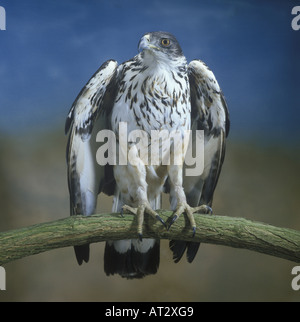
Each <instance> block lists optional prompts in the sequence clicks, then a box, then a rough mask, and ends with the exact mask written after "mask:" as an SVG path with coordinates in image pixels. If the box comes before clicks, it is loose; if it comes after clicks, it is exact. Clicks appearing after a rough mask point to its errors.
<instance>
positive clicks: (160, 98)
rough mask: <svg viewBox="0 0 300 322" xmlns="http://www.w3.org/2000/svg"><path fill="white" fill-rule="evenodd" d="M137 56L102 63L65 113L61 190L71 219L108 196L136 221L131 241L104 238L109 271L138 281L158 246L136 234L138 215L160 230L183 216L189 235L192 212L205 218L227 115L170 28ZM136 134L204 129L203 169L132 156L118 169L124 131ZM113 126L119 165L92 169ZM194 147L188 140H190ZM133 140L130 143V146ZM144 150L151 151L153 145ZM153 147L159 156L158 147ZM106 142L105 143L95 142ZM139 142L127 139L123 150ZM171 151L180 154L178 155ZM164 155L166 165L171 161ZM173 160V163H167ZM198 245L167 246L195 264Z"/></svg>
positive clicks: (79, 251)
mask: <svg viewBox="0 0 300 322" xmlns="http://www.w3.org/2000/svg"><path fill="white" fill-rule="evenodd" d="M138 49H139V53H138V54H137V55H136V56H135V57H133V58H132V59H130V60H128V61H126V62H124V63H122V64H120V65H119V64H118V63H117V62H116V61H115V60H108V61H106V62H105V63H103V64H102V66H101V67H100V68H99V69H98V70H97V71H96V73H95V74H94V75H93V76H92V77H91V79H90V80H89V81H88V82H87V84H86V85H85V86H84V87H83V89H82V90H81V92H80V93H79V94H78V96H77V98H76V100H75V101H74V103H73V105H72V106H71V109H70V112H69V114H68V117H67V120H66V125H65V131H66V133H68V132H70V134H69V140H68V145H67V165H68V187H69V192H70V212H71V215H76V214H82V215H85V216H89V215H91V214H93V213H94V212H95V209H96V205H97V196H98V194H99V193H100V192H103V193H105V194H107V195H113V196H114V199H113V209H112V211H113V212H121V211H122V210H123V209H124V210H126V211H129V212H132V213H134V214H135V215H136V217H137V222H138V231H137V238H136V239H128V240H120V241H107V242H106V246H105V254H104V270H105V272H106V274H107V275H113V274H119V275H120V276H122V277H126V278H141V277H144V276H146V275H149V274H155V273H156V272H157V269H158V266H159V240H155V239H147V238H142V230H143V222H144V216H151V217H153V218H155V219H157V220H160V221H161V222H162V224H163V225H165V226H166V228H167V229H169V228H170V226H171V225H172V224H173V222H175V221H176V219H177V218H178V217H179V216H180V215H182V214H183V213H184V214H185V215H187V217H188V220H189V222H190V224H191V233H192V234H194V233H195V230H196V225H195V220H194V215H193V214H194V213H195V212H201V213H210V212H211V206H212V199H213V194H214V190H215V188H216V184H217V181H218V178H219V174H220V171H221V167H222V164H223V160H224V154H225V139H226V136H227V135H228V132H229V114H228V109H227V105H226V102H225V99H224V95H223V93H222V91H221V89H220V87H219V84H218V82H217V80H216V78H215V76H214V74H213V72H212V71H211V70H210V69H209V68H208V67H207V66H206V65H205V64H204V63H203V62H202V61H201V60H193V61H191V62H190V63H189V64H188V63H187V60H186V58H185V56H184V54H183V52H182V49H181V47H180V45H179V43H178V41H177V40H176V38H175V37H174V36H173V35H172V34H170V33H168V32H161V31H159V32H150V33H146V34H145V35H144V36H143V37H142V38H141V39H140V41H139V44H138ZM121 122H124V124H125V123H126V125H127V128H126V129H127V134H128V135H130V133H132V132H133V131H135V130H141V131H143V133H146V136H150V135H151V133H152V131H153V130H166V131H167V132H172V131H177V133H178V132H179V133H181V134H182V135H183V134H184V132H185V131H186V130H191V131H192V132H196V131H197V130H203V131H204V167H203V172H202V173H201V174H199V175H196V176H186V175H185V168H186V167H187V165H186V164H185V163H184V162H182V163H181V164H175V163H174V162H173V163H172V162H170V164H164V163H163V162H162V161H161V159H160V160H159V163H158V164H157V163H155V164H151V162H149V163H147V162H145V159H143V158H142V157H141V156H140V155H139V154H138V153H136V154H135V157H136V159H137V160H138V162H137V163H134V164H131V163H130V162H128V163H127V164H123V163H122V164H121V162H119V163H118V160H119V159H120V155H119V154H118V153H119V151H120V150H119V144H120V141H121V139H122V136H123V133H122V134H121V133H120V127H119V125H120V123H121ZM104 129H105V130H110V131H112V132H113V133H114V135H115V137H116V145H117V146H116V148H115V150H114V151H116V154H117V156H116V160H117V162H116V164H113V165H112V164H102V165H101V164H98V163H97V161H96V151H97V148H99V144H101V143H99V142H97V140H96V138H97V133H99V131H101V130H104ZM190 138H191V139H190V140H192V146H193V147H195V144H196V140H195V135H192V136H191V137H190ZM129 141H130V140H129ZM148 142H150V143H149V145H148V148H149V149H150V148H151V144H154V143H153V142H154V141H153V142H152V141H150V140H149V141H148ZM156 143H157V144H158V145H159V149H158V151H159V153H161V155H162V154H163V153H164V152H165V151H162V150H163V149H162V144H161V141H160V142H156ZM102 144H103V143H102ZM135 144H137V142H136V141H134V140H133V139H132V140H131V141H130V142H128V146H127V150H126V151H125V154H126V153H129V150H130V151H131V152H132V151H136V150H134V147H135ZM172 144H173V149H172V150H171V151H172V152H170V153H171V157H173V158H175V157H179V159H181V160H184V157H185V155H184V153H185V151H186V149H178V151H179V152H176V151H177V150H176V149H175V147H174V142H173V143H172ZM176 154H177V155H176ZM171 157H170V159H171V160H172V158H171ZM173 160H174V159H173ZM162 192H166V193H169V196H170V206H171V209H172V210H173V211H174V214H173V216H172V218H171V219H170V222H171V224H169V225H168V226H167V225H166V223H165V222H164V221H163V220H162V218H161V217H160V216H159V215H158V213H157V212H156V210H157V209H160V208H161V194H162ZM198 247H199V243H196V242H185V241H180V240H171V241H170V248H171V250H172V251H173V259H174V261H175V262H178V261H179V260H180V258H181V257H182V255H183V254H184V253H185V251H186V254H187V260H188V262H192V261H193V259H194V257H195V255H196V253H197V250H198ZM75 253H76V257H77V261H78V263H79V264H82V262H83V261H85V262H88V260H89V245H79V246H75Z"/></svg>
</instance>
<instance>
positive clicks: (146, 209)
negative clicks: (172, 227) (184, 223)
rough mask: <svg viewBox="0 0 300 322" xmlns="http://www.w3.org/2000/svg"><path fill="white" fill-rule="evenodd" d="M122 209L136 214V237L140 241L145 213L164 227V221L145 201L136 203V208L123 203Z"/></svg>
mask: <svg viewBox="0 0 300 322" xmlns="http://www.w3.org/2000/svg"><path fill="white" fill-rule="evenodd" d="M122 210H128V211H129V212H131V213H133V214H135V215H136V216H137V222H138V227H137V231H138V237H139V240H140V241H142V239H143V222H144V214H145V213H147V214H148V215H150V216H152V217H153V218H155V219H157V220H159V221H160V222H161V223H162V224H163V225H164V226H165V227H166V223H165V222H164V220H163V219H162V218H161V217H160V216H159V215H158V213H157V212H155V211H154V210H153V209H152V208H151V207H150V205H148V204H147V203H141V204H139V205H138V207H137V208H132V207H130V206H127V205H124V206H123V207H122Z"/></svg>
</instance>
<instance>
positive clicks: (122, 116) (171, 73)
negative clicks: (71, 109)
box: [111, 59, 191, 134]
mask: <svg viewBox="0 0 300 322" xmlns="http://www.w3.org/2000/svg"><path fill="white" fill-rule="evenodd" d="M136 65H137V62H136V60H134V59H133V60H131V61H128V62H126V63H124V64H123V65H121V66H120V69H119V72H120V75H122V76H121V79H120V83H119V92H118V94H117V96H116V100H115V104H114V107H113V112H112V118H111V121H112V129H113V131H114V132H115V133H118V125H119V122H127V129H128V133H130V132H131V131H133V130H143V131H146V132H147V133H149V134H150V131H151V130H163V129H166V130H168V131H173V130H181V131H183V130H186V129H189V128H190V111H191V105H190V89H189V83H188V78H187V76H186V73H183V72H181V73H180V72H178V71H176V70H170V68H168V66H166V68H164V66H161V65H154V66H153V67H143V65H140V66H136Z"/></svg>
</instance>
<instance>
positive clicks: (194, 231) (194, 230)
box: [193, 227, 196, 238]
mask: <svg viewBox="0 0 300 322" xmlns="http://www.w3.org/2000/svg"><path fill="white" fill-rule="evenodd" d="M195 234H196V227H193V238H194V237H195Z"/></svg>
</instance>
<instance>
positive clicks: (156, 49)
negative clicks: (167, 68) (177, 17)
mask: <svg viewBox="0 0 300 322" xmlns="http://www.w3.org/2000/svg"><path fill="white" fill-rule="evenodd" d="M138 49H139V51H140V52H141V55H142V58H144V59H147V58H154V59H155V60H156V61H157V62H165V63H170V62H172V61H173V62H174V61H177V60H181V59H182V58H184V56H183V53H182V49H181V47H180V45H179V43H178V41H177V39H176V38H175V37H174V36H173V35H172V34H170V33H169V32H163V31H155V32H149V33H146V34H145V35H144V36H143V37H142V38H141V40H140V41H139V45H138Z"/></svg>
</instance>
